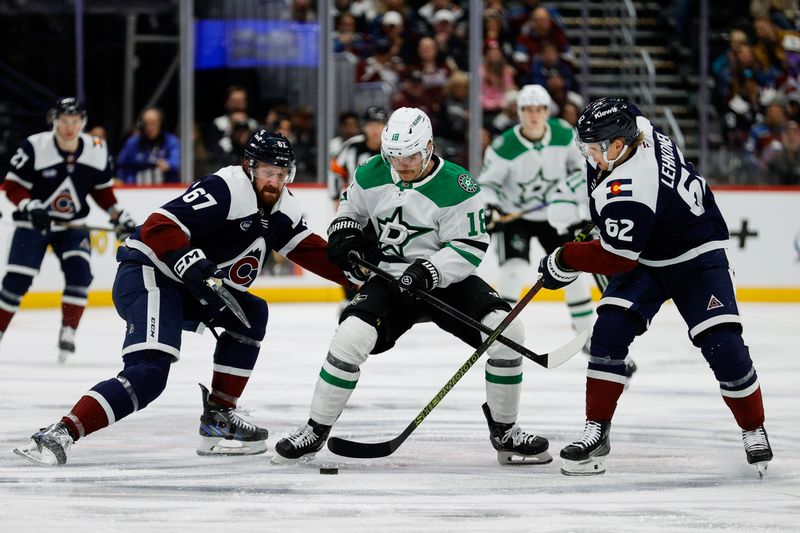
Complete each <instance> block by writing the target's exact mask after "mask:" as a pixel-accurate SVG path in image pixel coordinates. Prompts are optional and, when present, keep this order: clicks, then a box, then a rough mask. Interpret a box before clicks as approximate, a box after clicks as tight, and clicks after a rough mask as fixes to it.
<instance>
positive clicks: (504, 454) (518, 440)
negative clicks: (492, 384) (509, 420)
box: [483, 403, 553, 465]
mask: <svg viewBox="0 0 800 533" xmlns="http://www.w3.org/2000/svg"><path fill="white" fill-rule="evenodd" d="M483 414H484V415H485V416H486V422H487V423H488V424H489V440H490V441H492V446H493V447H494V449H495V450H497V461H498V462H499V463H500V464H501V465H512V464H513V465H522V464H534V465H535V464H541V465H544V464H547V463H550V462H552V461H553V458H552V457H551V456H550V454H549V453H548V452H547V449H548V448H549V447H550V443H549V442H548V441H547V439H546V438H544V437H537V436H536V435H533V434H531V433H525V432H524V431H522V428H520V427H519V426H518V425H516V424H501V423H499V422H495V421H494V420H493V419H492V413H491V411H490V410H489V404H486V403H485V404H483Z"/></svg>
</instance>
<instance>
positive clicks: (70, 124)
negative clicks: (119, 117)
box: [0, 97, 136, 363]
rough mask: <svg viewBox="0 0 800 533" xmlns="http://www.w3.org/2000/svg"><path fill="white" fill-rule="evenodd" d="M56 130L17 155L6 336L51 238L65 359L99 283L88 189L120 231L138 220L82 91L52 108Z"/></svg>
mask: <svg viewBox="0 0 800 533" xmlns="http://www.w3.org/2000/svg"><path fill="white" fill-rule="evenodd" d="M48 119H49V120H50V121H52V124H53V129H52V131H45V132H42V133H37V134H35V135H31V136H30V137H28V138H27V139H25V140H24V141H23V142H22V144H21V145H20V147H19V148H17V151H16V152H15V153H14V156H13V157H12V158H11V170H10V172H9V173H8V175H7V176H6V182H5V191H6V196H7V197H8V199H9V200H10V201H11V202H12V203H14V204H15V205H16V206H17V211H16V212H14V215H13V219H14V225H15V226H16V227H15V229H14V235H13V237H12V239H11V246H10V247H9V253H8V267H7V269H6V274H5V276H4V277H3V282H2V289H1V290H0V338H2V337H3V333H4V332H5V331H6V329H8V325H9V323H10V322H11V319H12V318H13V317H14V314H15V313H16V312H17V309H18V308H19V303H20V301H21V300H22V297H23V296H25V293H26V292H28V289H29V288H30V286H31V283H32V282H33V278H34V276H36V274H37V273H38V272H39V267H40V266H41V264H42V260H43V259H44V254H45V251H46V250H47V247H48V245H49V246H52V247H53V251H54V252H55V254H56V256H58V260H59V262H60V263H61V270H62V271H63V272H64V280H65V287H64V294H63V296H62V298H61V312H62V319H61V332H60V334H59V339H58V348H59V361H60V362H62V363H63V362H64V361H65V360H66V359H67V357H68V356H69V355H70V354H72V353H74V352H75V330H76V329H77V328H78V324H79V323H80V320H81V316H82V315H83V310H84V308H85V307H86V296H87V293H88V291H89V285H90V284H91V282H92V271H91V265H90V262H89V261H90V254H91V251H92V248H91V245H90V240H89V232H88V231H87V230H85V229H79V228H76V229H71V228H69V227H68V226H67V224H69V225H71V226H81V224H83V223H84V222H85V219H86V216H87V215H88V214H89V204H88V203H87V201H86V197H87V196H91V197H92V199H94V201H95V202H96V203H97V204H98V205H99V206H100V207H102V208H103V209H105V210H106V211H107V212H108V214H109V216H110V217H111V223H112V224H113V225H114V229H115V231H116V234H117V237H118V238H119V239H125V238H126V237H127V236H129V235H130V234H131V233H133V230H134V229H135V227H136V224H134V222H133V219H132V218H131V217H130V215H129V214H128V213H127V211H125V210H123V209H122V208H121V207H119V205H118V204H117V199H116V197H115V196H114V189H113V187H112V181H111V172H112V167H111V162H110V158H109V154H108V146H107V145H106V143H105V141H103V140H102V139H99V138H97V137H92V136H91V135H88V134H86V133H83V129H84V127H85V126H86V109H85V108H84V107H83V104H81V102H80V101H78V100H77V99H76V98H72V97H70V98H61V99H59V100H58V101H57V102H56V105H55V107H53V108H52V109H51V110H50V112H49V113H48Z"/></svg>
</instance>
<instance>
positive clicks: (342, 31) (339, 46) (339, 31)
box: [333, 13, 367, 57]
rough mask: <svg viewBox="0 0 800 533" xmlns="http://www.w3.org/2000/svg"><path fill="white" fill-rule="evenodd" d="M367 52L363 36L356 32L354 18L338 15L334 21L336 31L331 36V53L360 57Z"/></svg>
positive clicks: (348, 15)
mask: <svg viewBox="0 0 800 533" xmlns="http://www.w3.org/2000/svg"><path fill="white" fill-rule="evenodd" d="M366 50H367V42H366V40H365V39H364V36H363V35H362V34H360V33H358V32H357V31H356V18H355V17H354V16H353V15H350V14H349V13H344V14H342V15H339V18H338V19H337V20H336V31H335V32H334V34H333V51H334V52H335V53H342V52H349V53H351V54H353V55H355V56H358V57H361V56H363V55H364V53H365V52H366Z"/></svg>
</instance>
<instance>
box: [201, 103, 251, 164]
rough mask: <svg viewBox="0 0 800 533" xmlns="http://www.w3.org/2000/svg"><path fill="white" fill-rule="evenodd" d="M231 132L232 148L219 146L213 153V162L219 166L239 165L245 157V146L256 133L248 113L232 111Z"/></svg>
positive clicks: (229, 137) (229, 136)
mask: <svg viewBox="0 0 800 533" xmlns="http://www.w3.org/2000/svg"><path fill="white" fill-rule="evenodd" d="M230 118H231V133H230V135H228V139H229V140H230V150H229V151H225V150H222V149H221V148H218V149H217V150H216V151H215V152H214V153H213V154H212V159H211V163H212V165H213V166H214V167H216V168H215V169H214V170H216V169H217V168H221V167H227V166H229V165H238V164H239V163H240V162H241V161H242V158H243V157H244V147H245V145H246V144H247V141H248V140H250V137H251V136H252V135H253V133H255V132H254V131H253V130H251V129H250V122H249V121H248V120H247V114H246V113H242V112H241V111H237V112H235V113H231V115H230Z"/></svg>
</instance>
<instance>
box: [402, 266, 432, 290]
mask: <svg viewBox="0 0 800 533" xmlns="http://www.w3.org/2000/svg"><path fill="white" fill-rule="evenodd" d="M397 285H398V286H399V287H400V290H404V291H410V292H415V291H419V290H422V291H425V292H428V291H431V290H433V289H435V288H436V286H437V285H439V271H438V270H436V267H435V266H433V263H431V262H430V261H428V260H427V259H417V260H416V261H414V262H413V263H411V264H410V265H408V268H406V269H405V270H404V271H403V273H402V274H400V277H399V278H398V279H397Z"/></svg>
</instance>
